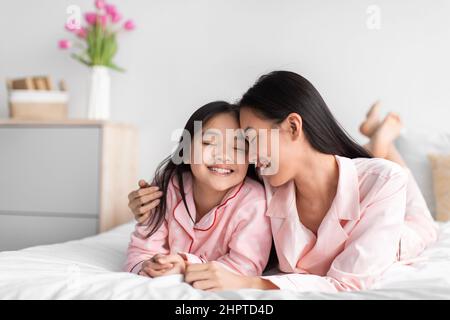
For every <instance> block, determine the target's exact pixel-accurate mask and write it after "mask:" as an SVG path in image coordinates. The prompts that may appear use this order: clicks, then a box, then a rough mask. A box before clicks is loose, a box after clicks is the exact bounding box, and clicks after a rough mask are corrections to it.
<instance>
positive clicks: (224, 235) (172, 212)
mask: <svg viewBox="0 0 450 320" xmlns="http://www.w3.org/2000/svg"><path fill="white" fill-rule="evenodd" d="M197 121H201V124H202V128H201V127H199V126H198V125H197V124H198V123H196V122H197ZM238 129H239V123H238V113H237V110H236V109H235V108H234V106H232V105H230V104H228V103H226V102H221V101H217V102H212V103H209V104H207V105H205V106H203V107H201V108H200V109H198V110H197V111H196V112H195V113H194V114H193V115H192V116H191V118H190V119H189V120H188V122H187V124H186V126H185V131H184V132H185V133H188V135H187V136H188V137H186V136H185V135H183V137H182V138H181V139H180V143H179V146H178V148H177V151H176V152H175V153H174V154H173V155H172V156H170V157H168V158H167V159H166V160H164V161H163V162H162V163H161V164H160V166H159V167H158V169H157V171H156V174H155V178H154V181H153V185H154V186H153V187H149V186H148V185H145V183H143V182H142V181H140V186H141V187H146V188H142V189H139V190H136V191H134V192H132V193H130V195H129V199H130V208H132V209H133V211H135V210H137V211H139V212H141V213H145V212H148V211H150V210H151V211H152V214H151V215H149V216H148V218H146V219H145V221H143V220H141V221H140V222H139V223H138V224H137V225H136V228H135V231H134V233H133V234H132V235H131V241H130V243H129V247H128V253H127V261H126V266H125V270H126V271H128V272H133V273H137V274H139V275H142V276H148V277H159V276H163V275H169V274H179V273H181V274H183V273H184V271H185V267H186V262H193V263H205V262H210V261H215V263H217V264H218V265H220V266H222V267H225V268H226V269H227V270H229V271H232V272H234V273H237V274H240V275H247V276H256V275H261V273H262V272H263V269H264V267H265V266H266V264H267V261H268V258H269V253H270V248H271V244H272V237H271V231H270V223H269V220H268V217H266V216H265V211H266V200H265V194H264V188H263V186H262V185H261V184H260V183H258V182H257V181H255V180H253V179H252V178H250V177H251V176H253V177H256V175H255V171H254V167H252V168H251V169H250V170H248V161H247V157H246V153H247V148H246V147H245V141H244V137H242V138H241V139H242V141H239V140H240V136H238V135H237V136H236V135H234V136H232V137H230V135H227V132H226V131H228V130H233V132H238V131H236V130H238ZM199 130H202V132H199ZM228 132H229V131H228ZM186 139H188V140H189V141H188V142H191V144H190V145H191V146H192V147H190V148H189V147H188V148H185V149H182V147H186V146H185V145H186V142H187V141H186ZM221 141H222V142H223V143H220V142H221ZM240 142H241V143H240ZM188 145H189V144H188ZM183 152H188V153H189V154H188V156H187V157H186V154H183ZM196 154H197V155H200V157H198V158H196V157H195V155H196ZM239 156H241V157H239ZM177 157H182V158H183V157H184V158H187V160H188V161H185V160H186V159H184V160H183V161H182V162H181V163H178V162H177V159H178V158H177ZM198 159H200V161H196V160H198ZM239 159H241V160H242V159H243V160H244V161H243V162H242V163H239V161H238V160H239ZM178 160H179V159H178ZM186 162H189V163H190V164H189V163H186ZM155 189H159V190H160V191H159V192H155ZM161 195H164V196H163V197H161ZM159 197H161V198H160V199H159V200H158V201H157V202H155V201H153V203H152V207H155V206H156V205H157V207H156V208H152V207H149V206H148V205H147V206H146V205H145V203H147V202H148V201H150V200H154V199H156V198H159ZM143 204H144V205H143Z"/></svg>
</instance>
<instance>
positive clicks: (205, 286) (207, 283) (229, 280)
mask: <svg viewBox="0 0 450 320" xmlns="http://www.w3.org/2000/svg"><path fill="white" fill-rule="evenodd" d="M184 281H185V282H187V283H189V284H191V285H192V286H193V287H194V288H196V289H201V290H206V291H221V290H237V289H245V288H249V289H261V290H271V289H279V288H278V287H277V286H276V285H274V284H273V283H272V282H271V281H269V280H266V279H263V278H260V277H249V276H242V275H238V274H236V273H233V272H231V271H229V270H227V269H226V268H225V267H224V266H222V265H221V264H220V263H219V262H216V261H212V262H208V263H195V264H188V265H187V266H186V271H185V274H184Z"/></svg>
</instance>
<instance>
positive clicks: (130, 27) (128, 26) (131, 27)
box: [123, 20, 136, 31]
mask: <svg viewBox="0 0 450 320" xmlns="http://www.w3.org/2000/svg"><path fill="white" fill-rule="evenodd" d="M123 27H124V28H125V30H127V31H131V30H134V29H135V28H136V25H135V24H134V21H133V20H127V21H126V22H125V23H124V24H123Z"/></svg>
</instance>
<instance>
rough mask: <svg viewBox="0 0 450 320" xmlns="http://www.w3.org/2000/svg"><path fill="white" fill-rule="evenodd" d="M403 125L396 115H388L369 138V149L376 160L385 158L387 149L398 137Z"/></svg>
mask: <svg viewBox="0 0 450 320" xmlns="http://www.w3.org/2000/svg"><path fill="white" fill-rule="evenodd" d="M402 127H403V123H402V121H401V119H400V116H399V115H398V114H396V113H392V112H391V113H389V114H388V115H387V116H386V118H384V120H383V122H382V123H381V124H380V125H379V126H378V128H377V129H376V131H375V132H374V133H373V134H372V137H371V138H370V143H369V145H370V149H371V151H372V154H373V155H374V156H375V157H377V158H385V157H386V155H387V154H388V152H389V148H390V147H391V145H392V143H393V142H394V141H395V139H397V138H398V136H399V135H400V131H401V130H402Z"/></svg>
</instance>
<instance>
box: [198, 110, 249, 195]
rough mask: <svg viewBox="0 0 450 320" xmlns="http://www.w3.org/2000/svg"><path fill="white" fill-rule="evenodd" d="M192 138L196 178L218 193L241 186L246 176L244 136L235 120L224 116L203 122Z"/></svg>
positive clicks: (246, 162)
mask: <svg viewBox="0 0 450 320" xmlns="http://www.w3.org/2000/svg"><path fill="white" fill-rule="evenodd" d="M202 125H203V128H202V132H201V134H200V133H199V134H196V135H194V137H193V139H192V142H193V143H192V146H193V148H192V152H191V170H192V174H193V176H194V177H195V179H196V180H197V181H198V182H200V183H203V184H205V185H206V186H207V187H209V188H211V189H213V190H216V191H226V190H228V189H230V188H232V187H234V186H236V185H238V184H239V183H241V182H242V181H243V180H244V179H245V176H246V174H247V169H248V159H247V154H246V153H247V151H246V149H247V148H246V141H245V137H244V136H243V135H242V134H239V133H240V127H239V123H238V121H237V119H236V117H235V116H234V115H233V114H230V113H221V114H218V115H216V116H214V117H212V118H211V119H210V120H208V121H207V122H206V123H203V124H202Z"/></svg>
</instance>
